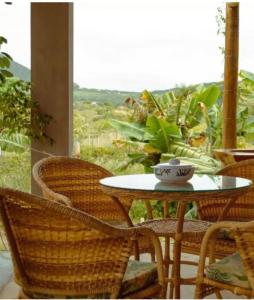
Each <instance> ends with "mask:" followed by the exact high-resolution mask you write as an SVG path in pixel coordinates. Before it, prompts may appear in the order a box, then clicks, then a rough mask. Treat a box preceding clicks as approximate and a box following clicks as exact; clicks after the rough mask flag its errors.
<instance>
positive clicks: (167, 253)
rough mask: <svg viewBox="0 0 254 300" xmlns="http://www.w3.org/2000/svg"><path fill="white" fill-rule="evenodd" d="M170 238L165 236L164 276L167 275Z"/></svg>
mask: <svg viewBox="0 0 254 300" xmlns="http://www.w3.org/2000/svg"><path fill="white" fill-rule="evenodd" d="M170 262H171V260H170V238H169V237H165V254H164V266H165V276H166V277H168V272H169V265H170Z"/></svg>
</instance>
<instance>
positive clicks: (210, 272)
mask: <svg viewBox="0 0 254 300" xmlns="http://www.w3.org/2000/svg"><path fill="white" fill-rule="evenodd" d="M206 276H207V278H209V279H212V280H215V281H220V282H223V283H226V284H230V285H236V286H239V287H242V288H247V289H248V288H250V284H249V281H248V278H247V276H246V274H245V271H244V267H243V263H242V259H241V256H240V254H239V253H238V252H236V253H234V254H232V255H229V256H226V257H224V258H223V259H221V260H219V261H218V262H215V263H213V264H211V265H210V266H208V267H207V268H206Z"/></svg>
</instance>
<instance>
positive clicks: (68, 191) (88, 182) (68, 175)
mask: <svg viewBox="0 0 254 300" xmlns="http://www.w3.org/2000/svg"><path fill="white" fill-rule="evenodd" d="M32 173H33V178H34V180H35V182H36V183H37V184H38V186H39V187H40V188H41V191H42V194H43V196H44V197H45V198H47V199H50V200H54V201H57V202H59V203H64V204H66V205H68V206H72V207H75V208H77V209H79V210H82V211H84V212H87V213H89V214H91V215H93V216H94V217H96V218H98V219H100V220H103V221H107V222H109V223H111V224H112V223H113V224H118V225H120V226H123V225H124V226H127V227H133V226H134V225H133V223H132V220H131V219H130V217H129V210H130V207H131V204H132V202H133V199H130V198H129V197H121V198H117V197H110V196H108V195H106V194H105V193H104V192H103V191H102V190H101V187H100V184H99V180H100V179H102V178H105V177H109V176H113V174H112V173H111V172H109V171H108V170H106V169H104V168H103V167H101V166H98V165H96V164H94V163H91V162H88V161H85V160H82V159H78V158H74V157H67V156H53V157H47V158H44V159H42V160H40V161H38V162H37V163H36V164H35V165H34V167H33V171H32ZM146 206H147V210H148V215H150V214H151V205H150V203H147V204H146ZM140 253H150V254H151V257H152V260H153V261H154V248H153V246H152V245H151V244H150V242H149V241H147V239H145V238H140V239H139V241H138V244H137V243H136V245H135V247H134V255H135V257H136V259H139V254H140Z"/></svg>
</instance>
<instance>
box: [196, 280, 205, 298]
mask: <svg viewBox="0 0 254 300" xmlns="http://www.w3.org/2000/svg"><path fill="white" fill-rule="evenodd" d="M201 286H202V284H201V283H196V288H195V294H194V299H202V298H203V297H201Z"/></svg>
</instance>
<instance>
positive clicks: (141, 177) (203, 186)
mask: <svg viewBox="0 0 254 300" xmlns="http://www.w3.org/2000/svg"><path fill="white" fill-rule="evenodd" d="M100 184H102V185H103V186H106V187H111V188H120V189H128V190H137V191H153V192H216V191H217V192H219V191H225V190H235V189H241V188H246V187H248V186H250V185H251V184H252V181H251V180H248V179H245V178H240V177H230V176H219V175H203V174H202V175H201V174H194V175H193V177H192V178H191V179H190V180H188V181H187V182H185V183H177V184H176V183H167V182H162V181H160V180H158V179H157V178H156V177H155V175H154V174H136V175H122V176H112V177H107V178H104V179H101V180H100Z"/></svg>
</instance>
